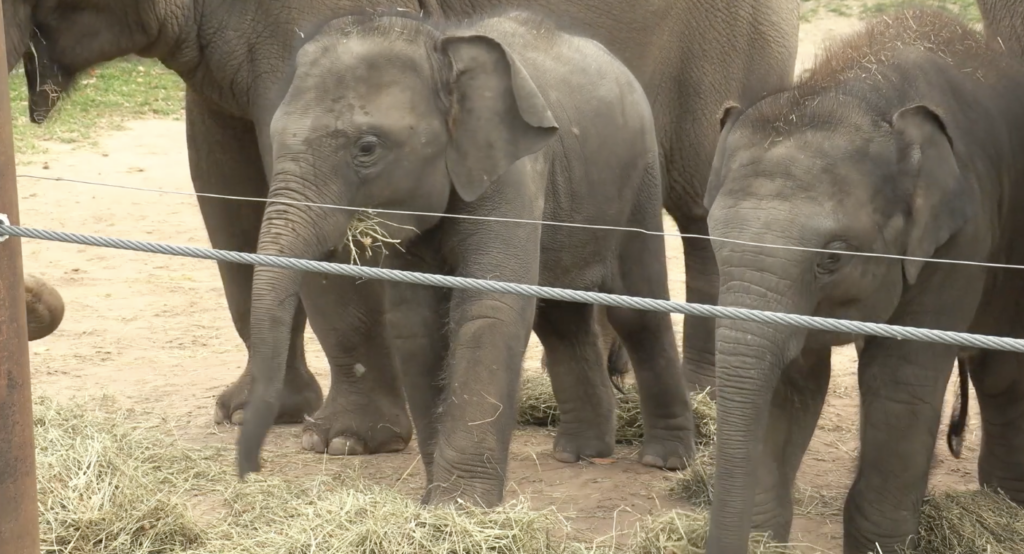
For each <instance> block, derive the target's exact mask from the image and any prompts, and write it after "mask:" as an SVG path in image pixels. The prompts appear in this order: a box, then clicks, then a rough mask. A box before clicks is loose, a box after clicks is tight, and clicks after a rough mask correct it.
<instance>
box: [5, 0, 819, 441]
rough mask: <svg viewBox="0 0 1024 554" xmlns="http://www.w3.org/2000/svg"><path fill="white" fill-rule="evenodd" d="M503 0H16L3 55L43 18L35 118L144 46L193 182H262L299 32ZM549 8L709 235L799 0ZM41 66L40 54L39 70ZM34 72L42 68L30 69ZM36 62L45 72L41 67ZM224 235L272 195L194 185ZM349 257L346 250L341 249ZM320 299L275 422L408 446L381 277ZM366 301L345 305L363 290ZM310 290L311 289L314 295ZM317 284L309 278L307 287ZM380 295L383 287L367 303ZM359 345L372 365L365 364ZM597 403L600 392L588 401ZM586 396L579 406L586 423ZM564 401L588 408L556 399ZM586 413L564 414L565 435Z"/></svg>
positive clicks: (701, 295)
mask: <svg viewBox="0 0 1024 554" xmlns="http://www.w3.org/2000/svg"><path fill="white" fill-rule="evenodd" d="M505 4H507V2H506V1H504V0H420V1H415V0H390V1H388V2H384V1H382V0H381V1H369V0H362V1H355V0H302V1H301V2H299V1H297V0H244V1H243V0H222V1H220V2H199V1H198V0H108V1H104V2H98V1H96V0H45V1H44V0H36V1H30V0H4V13H5V18H4V21H5V30H6V32H7V54H8V59H7V62H8V68H9V69H10V68H13V67H14V65H15V64H16V63H17V61H18V60H19V59H21V58H22V57H23V55H25V54H26V52H28V44H29V43H28V41H29V38H30V35H31V33H30V31H31V30H32V28H33V26H34V27H35V28H37V29H38V30H39V33H40V34H41V35H31V36H34V39H35V40H34V43H33V44H34V46H35V48H36V52H37V53H38V54H39V57H38V58H36V57H26V65H34V66H35V69H37V70H38V71H39V75H40V78H39V79H38V80H37V82H35V83H33V84H32V87H31V92H32V96H33V100H32V106H33V107H32V112H31V115H32V117H33V120H34V121H37V122H42V121H44V120H45V118H46V116H47V115H48V114H49V113H50V109H51V104H50V93H49V92H48V91H47V90H45V89H43V85H45V84H47V83H49V84H52V85H55V86H56V87H57V88H59V89H61V90H64V91H66V90H69V87H70V86H71V84H72V83H73V81H74V78H75V75H77V74H79V73H80V72H82V71H84V70H86V69H87V68H88V67H90V66H92V65H95V64H97V63H99V62H103V61H107V60H111V59H114V58H117V57H120V56H123V55H127V54H131V53H135V54H138V55H141V56H147V57H154V58H158V59H160V60H161V61H162V62H163V63H164V65H166V66H167V67H169V68H170V69H172V70H174V71H175V72H177V73H178V74H179V75H180V76H181V77H182V78H183V79H184V80H185V82H186V84H187V94H186V100H185V111H186V126H187V128H186V131H187V141H188V150H189V164H190V167H191V171H192V180H193V185H194V187H195V190H196V191H197V192H202V193H213V194H222V195H232V196H249V197H255V198H266V196H267V191H268V180H267V177H266V171H268V170H269V167H270V148H269V143H268V141H267V138H268V133H269V126H270V118H271V114H273V112H274V108H275V107H276V105H277V102H278V101H279V98H280V97H279V90H280V84H281V83H280V80H281V78H282V77H283V76H284V75H285V73H286V66H287V60H288V59H289V56H290V54H291V48H292V47H293V45H294V42H295V40H296V39H297V38H298V34H299V30H301V29H304V28H306V27H308V26H309V25H310V24H312V23H316V22H321V21H324V20H325V19H328V18H329V17H330V16H331V15H337V14H339V13H341V12H347V11H350V10H352V9H355V8H359V9H363V8H365V9H373V8H380V7H385V6H387V7H401V8H406V9H409V10H412V11H416V12H420V11H422V12H424V13H425V14H427V15H431V16H433V15H437V16H441V17H449V18H453V19H461V18H465V17H468V16H472V15H474V14H477V13H482V12H484V11H485V10H488V9H491V8H494V7H498V6H503V5H505ZM518 4H519V5H520V6H523V7H526V8H529V7H538V8H542V9H546V10H547V11H548V12H549V13H552V14H554V15H555V16H557V18H558V19H562V20H566V21H568V22H571V23H572V24H574V25H575V26H577V27H579V28H580V29H582V30H583V31H585V32H586V33H588V34H589V35H590V36H592V37H593V38H595V39H597V40H598V41H600V42H601V43H602V44H604V45H606V46H607V47H608V49H609V50H611V51H612V53H613V54H615V55H616V56H617V57H619V58H620V59H622V60H623V62H624V63H625V64H626V65H627V67H629V68H630V70H631V71H632V72H633V73H634V74H635V75H636V76H637V78H638V79H639V81H640V83H641V84H642V85H643V86H644V89H645V91H647V94H648V97H649V99H650V100H651V104H652V107H653V110H654V114H655V120H656V125H657V127H658V128H657V133H658V142H659V146H660V150H661V157H662V168H663V170H664V173H663V175H664V177H663V184H664V186H663V192H664V202H665V207H666V209H667V210H668V212H669V213H670V214H671V215H672V216H673V218H674V219H675V221H676V223H677V225H678V226H679V227H680V228H681V230H682V231H683V232H686V233H694V234H706V232H707V226H706V214H707V212H706V210H705V208H704V206H703V205H702V204H701V199H702V198H703V195H704V194H703V193H704V189H705V185H706V183H707V175H708V170H709V169H710V166H711V159H712V156H713V151H714V143H715V137H716V136H717V132H718V125H717V122H718V116H719V113H720V111H721V108H722V106H723V105H724V104H726V103H727V102H736V103H738V104H740V105H749V104H750V103H752V102H754V101H756V100H758V99H759V98H761V97H763V96H764V95H766V94H769V93H772V92H776V91H779V90H782V89H783V88H785V87H786V86H788V85H789V84H790V83H791V81H792V74H793V68H794V65H795V61H796V50H797V38H798V36H797V35H798V33H797V29H798V8H799V6H798V4H799V2H797V0H742V1H740V0H737V1H733V2H730V3H729V4H728V6H727V7H723V5H722V3H721V2H719V1H718V0H683V1H681V0H641V1H638V2H619V1H617V0H522V1H520V2H518ZM30 69H31V68H30ZM27 73H29V74H30V75H36V71H28V72H27ZM33 78H35V77H33ZM198 202H199V206H200V210H201V213H202V216H203V220H204V222H205V224H206V228H207V231H208V233H209V237H210V241H211V243H212V245H213V247H214V248H221V249H228V250H237V251H244V252H254V251H255V250H256V247H257V237H258V233H259V229H260V222H261V221H262V219H263V212H264V204H263V203H261V202H245V201H236V200H221V199H215V198H209V197H200V198H198ZM684 248H685V255H686V275H687V291H686V295H687V299H688V300H689V301H691V302H702V303H712V304H713V303H715V302H716V298H717V291H718V286H717V267H716V265H715V262H714V253H713V252H712V250H711V248H710V245H709V244H708V242H707V241H702V240H697V239H686V240H684ZM343 261H347V260H345V259H343ZM219 269H220V272H221V278H222V281H223V283H224V288H225V294H226V296H227V302H228V307H229V309H230V311H231V315H232V319H233V321H234V323H235V328H236V330H237V331H238V334H239V336H240V337H241V338H242V340H243V341H244V342H245V344H246V345H248V346H251V341H250V340H249V337H250V312H251V309H250V308H251V295H252V275H253V269H252V267H251V266H244V265H236V264H229V263H223V264H219ZM308 281H309V286H310V287H314V286H315V287H316V289H315V290H316V292H317V295H316V298H317V302H315V303H314V305H312V306H309V305H306V304H304V303H301V302H300V303H299V304H298V305H297V307H296V313H295V314H294V316H293V317H290V318H289V319H290V320H291V321H293V322H294V325H293V328H292V335H291V347H290V348H289V352H288V359H287V362H286V367H287V371H286V376H285V381H284V384H283V385H282V386H283V389H282V394H281V397H280V398H281V406H280V409H279V411H278V416H277V420H276V421H277V422H279V423H285V422H302V421H304V416H309V415H310V414H314V415H312V421H306V422H305V432H304V437H303V443H304V446H306V447H307V448H311V449H314V450H317V451H324V450H325V449H326V450H327V452H328V453H330V454H361V453H373V452H386V451H395V450H401V449H402V448H404V447H405V445H406V444H407V443H408V441H409V439H410V437H411V433H412V426H411V423H410V421H409V419H408V416H407V414H406V407H405V399H404V398H403V396H402V393H401V390H400V388H399V386H398V384H397V380H396V378H395V377H394V373H393V371H394V370H393V368H392V367H391V362H390V359H389V358H388V357H387V356H384V355H382V354H381V353H380V350H379V349H378V348H377V346H378V345H377V344H376V341H378V340H379V339H378V335H379V334H380V333H379V329H380V328H381V327H380V325H382V322H381V321H380V320H379V315H378V314H375V313H374V312H373V311H372V310H367V309H365V308H364V307H363V305H362V302H363V300H364V298H365V299H367V300H366V301H367V302H370V301H371V300H372V297H373V296H374V293H373V289H374V287H376V285H373V284H371V283H367V282H364V283H361V284H359V285H356V284H355V283H354V281H353V280H351V279H346V278H342V277H327V278H326V279H325V278H323V277H322V276H315V277H310V278H309V279H308ZM353 287H355V289H356V290H359V291H360V294H358V295H356V298H357V299H358V300H359V302H358V303H357V304H355V305H351V304H349V303H347V302H348V300H345V303H343V302H342V299H349V300H351V298H352V295H351V294H350V293H351V290H352V288H353ZM312 290H313V289H312V288H311V289H310V292H309V294H313V292H312ZM304 293H305V291H304ZM370 304H372V302H370ZM307 316H308V318H309V321H310V325H311V327H312V328H313V330H314V332H315V333H316V335H317V337H318V338H319V340H320V343H321V345H322V346H323V347H324V349H325V351H326V354H327V358H328V360H329V361H330V365H331V389H330V391H329V393H328V394H327V398H326V399H324V398H323V395H322V392H321V390H320V387H319V384H318V383H317V382H316V379H315V378H314V377H313V375H312V374H311V373H310V372H309V370H308V369H307V366H306V361H305V354H304V350H303V346H302V335H303V330H304V327H305V323H304V319H305V318H306V317H307ZM684 334H685V339H684V344H683V366H684V369H685V374H686V375H687V377H688V380H689V382H690V383H691V384H692V385H694V386H700V387H703V386H708V385H713V384H714V323H713V320H710V319H706V318H704V319H702V318H687V319H686V323H685V329H684ZM356 361H361V362H362V363H363V365H364V366H365V367H369V368H372V371H368V372H367V373H365V374H362V375H361V376H360V375H359V374H358V373H359V372H357V371H356V370H355V363H356ZM251 365H252V364H251V363H250V364H248V365H247V366H246V369H245V371H244V372H243V373H242V375H241V376H240V377H239V379H238V380H237V381H236V382H235V383H234V384H233V385H231V386H230V387H229V388H228V389H227V390H225V391H224V392H223V393H222V394H221V395H220V397H219V398H218V400H217V407H216V415H215V418H216V420H217V421H236V422H238V421H242V419H243V410H244V408H245V406H246V402H247V399H248V394H249V388H250V384H251V378H252V377H251ZM587 405H589V401H588V403H587ZM587 405H584V406H582V407H581V408H580V409H581V412H580V413H581V415H580V416H579V418H578V419H577V421H581V422H585V421H586V418H585V417H584V414H586V413H588V412H587ZM560 409H561V411H562V412H563V413H567V412H572V411H574V410H575V409H576V406H573V405H571V404H565V405H560ZM577 430H578V429H577V428H575V427H573V426H572V425H566V423H565V420H563V423H562V425H561V428H560V429H559V434H560V436H562V435H564V436H570V435H572V434H573V433H576V432H577Z"/></svg>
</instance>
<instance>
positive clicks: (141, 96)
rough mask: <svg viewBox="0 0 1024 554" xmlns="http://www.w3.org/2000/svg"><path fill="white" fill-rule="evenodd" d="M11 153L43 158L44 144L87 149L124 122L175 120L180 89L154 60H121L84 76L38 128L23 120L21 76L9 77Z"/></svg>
mask: <svg viewBox="0 0 1024 554" xmlns="http://www.w3.org/2000/svg"><path fill="white" fill-rule="evenodd" d="M8 86H9V88H10V95H11V122H12V125H13V131H14V148H15V153H16V154H17V155H18V156H20V157H25V156H31V155H34V154H40V153H42V152H45V146H44V145H43V144H41V143H43V142H47V141H49V142H62V143H83V144H92V142H93V137H94V136H95V133H97V132H103V131H114V130H117V129H120V128H122V125H123V123H124V122H125V121H130V120H135V119H147V118H162V119H168V118H170V119H178V118H180V117H182V115H183V114H184V110H185V84H184V82H182V80H181V78H180V77H178V76H177V75H176V74H175V73H174V72H172V71H171V70H169V69H167V68H165V67H163V66H162V65H160V63H159V62H157V61H156V60H147V59H138V58H137V59H121V60H116V61H113V62H109V63H105V64H101V65H98V66H96V67H95V68H93V69H92V70H90V71H86V72H84V73H83V74H82V75H81V76H80V77H79V79H78V83H77V84H76V85H75V86H74V87H73V89H72V90H71V92H70V93H68V94H67V95H66V96H65V97H63V98H61V99H60V103H59V104H58V105H57V108H56V109H55V110H54V111H53V113H51V114H50V117H49V119H48V120H47V121H46V123H44V124H43V125H36V124H34V123H32V122H30V121H29V118H28V87H27V85H26V81H25V70H24V68H23V67H22V66H20V65H19V66H18V67H17V68H16V69H15V70H14V71H13V72H12V73H11V74H10V76H9V77H8Z"/></svg>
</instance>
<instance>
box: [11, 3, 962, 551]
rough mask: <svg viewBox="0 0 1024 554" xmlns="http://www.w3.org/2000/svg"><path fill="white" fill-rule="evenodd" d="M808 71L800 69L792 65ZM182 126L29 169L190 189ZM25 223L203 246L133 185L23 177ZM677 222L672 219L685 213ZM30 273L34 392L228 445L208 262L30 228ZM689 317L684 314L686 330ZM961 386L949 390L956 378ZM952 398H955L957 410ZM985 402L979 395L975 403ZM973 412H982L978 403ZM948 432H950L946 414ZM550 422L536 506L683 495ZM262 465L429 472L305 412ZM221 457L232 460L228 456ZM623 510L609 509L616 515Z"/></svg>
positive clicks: (810, 465)
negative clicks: (101, 403)
mask: <svg viewBox="0 0 1024 554" xmlns="http://www.w3.org/2000/svg"><path fill="white" fill-rule="evenodd" d="M853 25H855V23H853V22H851V20H848V19H842V18H838V17H835V16H833V15H831V14H826V15H825V16H823V17H821V18H818V19H817V20H816V21H814V22H811V23H805V24H804V25H803V28H802V29H801V38H802V46H801V52H800V61H799V67H800V68H803V67H806V66H807V65H808V64H809V63H810V62H811V61H812V59H813V48H814V47H815V45H816V44H817V43H818V42H819V41H820V40H822V39H823V38H827V37H829V36H832V35H835V34H837V33H841V32H845V31H847V30H849V29H850V28H852V26H853ZM798 70H799V69H798ZM184 139H185V137H184V124H183V123H182V122H175V121H139V122H134V123H131V124H130V125H129V126H128V129H127V130H125V131H122V132H117V133H114V134H110V135H108V136H105V137H103V138H101V140H100V141H99V142H100V145H99V148H97V149H94V150H85V149H71V148H69V147H67V146H65V145H56V144H54V145H50V146H51V148H52V149H51V151H50V153H48V154H46V155H44V156H42V157H40V158H38V159H36V160H28V161H26V162H25V163H23V164H21V165H20V167H19V172H20V173H22V174H31V175H41V176H51V177H56V176H62V177H68V178H74V179H85V180H94V181H101V182H106V183H114V184H124V185H135V186H144V187H150V188H155V189H161V190H166V191H191V182H190V178H189V170H188V162H187V157H186V151H185V140H184ZM19 186H20V190H21V199H22V205H21V208H22V221H23V223H24V224H26V225H31V226H36V227H42V228H49V229H62V230H68V231H78V232H84V233H95V234H100V235H107V236H115V237H126V238H137V239H143V240H154V241H166V242H171V243H177V244H190V245H200V246H208V244H209V243H208V239H207V237H206V233H205V230H204V227H203V224H202V221H201V219H200V215H199V210H198V209H197V206H196V202H195V199H194V198H193V197H191V196H178V195H171V194H154V193H146V192H131V191H125V190H117V189H110V188H100V187H92V186H84V185H78V184H70V183H55V182H47V181H40V180H34V179H31V178H27V177H22V178H21V179H20V181H19ZM666 221H668V225H667V226H668V227H669V228H671V229H672V230H674V229H675V226H674V225H673V224H672V223H671V222H670V220H668V219H666ZM24 245H25V248H24V250H25V259H26V261H27V264H26V269H27V271H32V272H36V273H39V274H41V275H43V276H44V277H45V278H46V279H47V280H49V281H50V282H51V283H52V284H53V285H54V286H56V287H57V288H58V290H60V291H61V293H62V294H63V296H64V299H65V301H66V303H67V315H66V316H65V320H64V322H63V325H62V326H61V328H60V329H59V330H58V331H57V332H56V333H55V334H53V335H52V336H50V337H48V338H46V339H44V340H42V341H38V342H34V343H32V344H31V351H32V370H33V379H34V381H33V385H34V392H35V394H37V395H38V394H45V395H51V396H55V397H58V398H66V397H69V396H71V395H78V394H94V393H99V392H109V393H111V394H114V395H116V396H117V397H119V398H121V399H123V401H124V402H126V403H128V404H131V405H134V406H137V407H140V408H143V409H146V410H151V411H154V412H156V413H159V414H161V415H162V416H164V417H166V418H167V419H169V420H170V421H172V422H173V424H174V425H175V426H176V427H177V429H178V430H179V432H180V433H181V434H182V435H183V436H184V437H186V438H187V439H188V440H190V441H192V442H196V443H220V444H227V445H230V444H233V442H234V435H235V430H234V429H232V428H229V427H223V426H221V427H217V426H215V425H214V424H213V420H212V415H213V405H214V399H215V398H216V395H217V394H218V393H219V392H220V391H221V390H222V389H223V388H224V387H226V386H227V385H228V384H230V383H231V382H232V381H233V380H234V379H235V378H236V377H237V375H238V374H239V373H240V371H241V368H242V367H243V366H244V364H245V352H244V349H243V347H242V343H241V341H240V340H239V339H238V338H237V336H236V334H235V331H234V328H233V326H232V324H231V320H230V317H229V314H228V310H227V305H226V303H225V300H224V297H223V294H222V289H221V283H220V279H219V276H218V273H217V269H216V266H215V265H214V264H213V263H212V262H206V261H198V260H189V259H183V258H173V257H162V256H155V255H145V254H136V253H130V252H124V251H114V250H107V249H100V248H92V247H85V246H75V245H66V244H59V243H51V242H41V241H25V243H24ZM668 256H669V258H670V267H671V279H672V283H671V285H672V295H673V298H675V299H680V300H682V299H684V289H685V287H684V283H685V277H684V275H683V261H682V249H681V244H680V242H678V241H675V240H672V241H669V244H668ZM681 324H682V318H681V317H677V318H676V325H677V329H678V330H680V331H679V332H681ZM306 342H307V347H306V348H307V352H308V358H309V360H310V365H311V367H312V368H313V370H314V371H315V372H316V374H317V375H318V377H319V378H320V379H321V384H322V386H323V387H324V390H325V391H326V390H327V387H328V384H329V373H328V371H327V365H326V362H325V360H324V357H323V355H322V353H321V352H322V351H321V350H320V348H319V346H318V344H317V343H316V341H315V339H314V338H313V336H312V333H311V332H307V338H306ZM837 350H838V351H837V352H836V356H835V363H834V367H835V369H834V372H833V378H832V383H831V391H830V395H829V397H828V402H827V404H826V406H825V410H824V414H823V415H822V418H821V422H820V423H819V425H818V430H817V432H816V434H815V436H814V441H813V443H812V445H811V448H810V451H809V452H808V454H807V456H806V458H805V460H804V463H803V466H802V468H801V470H800V476H799V482H800V484H801V485H804V486H806V487H809V488H811V489H814V490H817V491H820V492H823V493H840V494H841V493H842V492H843V491H845V490H846V489H847V487H848V486H849V482H850V480H851V477H852V466H853V463H854V460H855V456H856V454H857V436H858V429H857V421H858V393H857V381H856V374H855V368H856V356H855V354H854V352H853V349H852V347H847V348H840V349H837ZM526 370H527V371H539V349H538V348H537V346H536V341H534V342H533V343H532V345H531V349H530V351H529V352H528V357H527V361H526ZM950 392H951V393H952V390H951V391H950ZM948 406H949V402H947V411H948ZM976 406H977V402H976V401H975V400H973V399H972V408H975V407H976ZM971 417H972V421H973V422H977V421H979V418H978V414H977V413H976V410H975V413H974V414H972V416H971ZM942 432H943V433H944V432H945V426H943V430H942ZM551 440H552V434H551V433H550V432H548V431H546V430H540V429H524V430H520V431H518V432H517V433H516V437H515V440H514V446H513V449H512V460H513V461H512V463H511V468H510V471H509V476H510V483H509V493H508V494H507V495H506V498H512V497H515V496H517V495H528V496H529V497H530V498H531V499H532V503H533V505H535V506H538V507H544V506H550V505H555V506H557V507H558V508H559V509H560V510H563V511H565V512H571V513H574V514H576V517H575V522H576V523H575V524H576V525H578V526H580V527H581V528H582V529H586V530H590V531H593V532H596V533H599V534H604V533H608V532H612V530H613V527H615V528H616V529H617V530H619V531H622V530H625V529H627V526H629V525H630V524H629V521H630V519H631V517H630V513H635V514H645V513H648V512H650V511H651V510H662V509H668V508H673V507H684V505H683V504H682V503H681V502H679V501H676V500H672V499H670V498H669V497H668V495H667V491H666V485H667V484H668V483H669V482H670V480H671V479H672V477H673V475H672V474H671V473H669V472H665V471H659V470H654V469H650V468H645V467H643V466H641V465H640V464H639V463H638V462H637V461H636V460H635V458H634V454H635V452H634V451H633V450H632V449H628V448H622V449H620V451H619V452H617V462H616V463H614V464H611V465H593V464H571V465H567V464H562V463H558V462H556V461H555V460H554V459H553V458H552V457H551V455H550V448H551V444H552V443H551ZM979 441H980V436H977V435H976V434H975V431H974V430H973V429H969V430H968V434H967V440H966V445H965V454H964V457H963V459H961V460H954V459H953V458H952V457H951V456H950V455H949V453H948V452H947V451H946V449H945V445H944V441H941V440H940V441H939V442H938V444H937V448H936V462H935V469H934V473H933V484H934V486H936V487H941V488H973V487H975V486H976V484H975V483H976V481H975V468H976V457H977V450H978V446H979ZM266 451H267V455H268V457H269V459H270V462H269V464H268V466H269V469H268V471H275V472H277V471H281V472H285V471H287V472H310V473H315V472H321V471H324V472H332V471H336V470H337V468H341V467H356V466H358V467H359V468H360V472H361V473H362V475H363V476H364V477H365V478H366V479H369V480H372V481H375V482H379V483H382V484H394V485H396V486H397V487H398V488H399V490H402V491H404V492H407V493H408V494H409V496H410V497H411V498H417V497H418V496H419V494H420V492H421V487H422V486H423V474H422V468H421V465H420V463H419V458H418V456H417V452H416V448H415V446H411V447H409V448H408V449H407V450H406V451H405V452H402V453H397V454H389V455H379V456H373V457H364V458H327V457H323V456H316V455H313V454H309V453H306V452H303V451H301V450H300V448H299V429H298V427H297V426H291V427H278V428H275V429H274V431H273V432H272V437H271V439H270V440H269V442H268V448H267V449H266ZM225 463H226V464H231V463H233V460H231V459H226V460H225ZM613 522H615V523H613ZM841 529H842V525H841V517H840V516H838V515H836V516H833V517H831V518H821V517H817V518H811V517H804V516H800V517H798V518H797V520H796V522H795V524H794V533H793V536H792V540H793V541H794V542H801V543H806V544H810V545H814V548H809V551H817V550H818V549H822V550H827V551H833V552H837V551H841V542H840V541H839V537H840V535H841Z"/></svg>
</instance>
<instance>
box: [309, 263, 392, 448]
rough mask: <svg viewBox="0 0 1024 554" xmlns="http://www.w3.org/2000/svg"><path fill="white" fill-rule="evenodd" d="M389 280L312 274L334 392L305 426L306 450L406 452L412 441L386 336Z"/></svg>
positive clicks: (312, 301)
mask: <svg viewBox="0 0 1024 554" xmlns="http://www.w3.org/2000/svg"><path fill="white" fill-rule="evenodd" d="M384 286H385V283H384V282H383V281H377V280H365V281H359V280H356V279H353V278H351V277H345V276H341V275H322V274H307V275H306V276H305V277H304V279H303V283H302V297H303V299H305V300H307V301H306V302H304V304H305V305H307V306H309V308H307V311H308V312H309V313H308V315H309V324H310V327H311V328H312V329H313V332H314V333H315V334H316V337H317V339H318V340H319V342H320V344H321V345H323V347H324V352H325V353H326V354H327V361H328V364H329V365H330V368H331V388H330V390H329V391H328V392H327V398H326V400H325V401H324V405H323V407H321V408H320V410H319V411H317V413H316V414H315V415H313V417H312V418H311V419H306V421H305V423H304V424H303V427H302V448H303V449H305V450H311V451H313V452H317V453H321V454H322V453H324V452H326V453H327V454H328V455H331V456H359V455H364V454H378V453H382V452H400V451H402V450H404V449H405V447H406V446H408V444H409V441H410V440H411V439H412V423H411V422H410V421H409V415H408V412H407V411H406V407H405V395H403V394H402V389H401V382H400V380H399V376H398V371H396V369H395V367H394V365H393V364H392V360H391V355H390V348H389V344H388V341H387V338H386V336H385V329H384Z"/></svg>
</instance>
